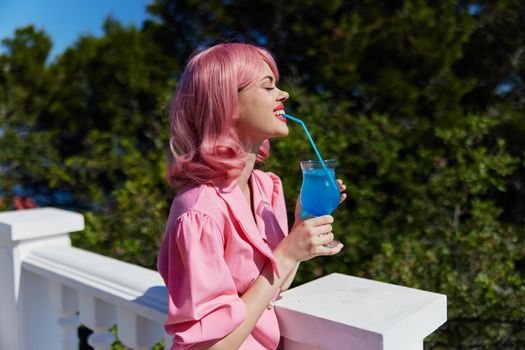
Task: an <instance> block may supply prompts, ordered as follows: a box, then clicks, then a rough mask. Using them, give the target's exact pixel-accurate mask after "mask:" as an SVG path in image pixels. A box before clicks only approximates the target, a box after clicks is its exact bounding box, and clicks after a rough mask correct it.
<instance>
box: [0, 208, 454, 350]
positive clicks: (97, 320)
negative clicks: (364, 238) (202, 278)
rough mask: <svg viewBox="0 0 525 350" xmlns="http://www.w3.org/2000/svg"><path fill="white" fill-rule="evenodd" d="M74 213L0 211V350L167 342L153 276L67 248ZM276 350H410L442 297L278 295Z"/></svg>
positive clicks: (419, 342) (332, 282) (327, 287)
mask: <svg viewBox="0 0 525 350" xmlns="http://www.w3.org/2000/svg"><path fill="white" fill-rule="evenodd" d="M83 225H84V222H83V217H82V216H81V215H79V214H76V213H72V212H68V211H64V210H59V209H53V208H41V209H30V210H25V211H17V212H4V213H0V286H1V287H0V288H1V289H0V290H1V293H0V350H12V349H17V350H32V349H41V350H48V349H49V350H56V349H68V350H69V349H77V348H78V337H77V328H78V325H79V324H84V325H85V326H87V327H89V328H90V329H91V330H93V333H92V334H91V335H90V337H89V338H88V343H89V344H90V345H91V346H93V347H94V348H95V349H97V350H98V349H109V347H110V345H111V343H113V341H114V340H115V337H114V335H113V333H112V332H111V331H110V330H111V328H112V327H113V326H115V325H116V326H117V336H118V339H119V340H120V341H121V342H122V343H123V344H124V345H125V346H127V347H128V348H130V349H136V350H145V349H150V348H151V347H152V346H153V345H154V344H155V343H157V342H158V341H160V340H162V339H164V340H165V344H166V345H165V349H168V348H169V345H170V342H171V340H170V337H169V336H168V335H167V334H166V333H165V332H164V330H163V328H162V325H163V323H164V321H165V319H166V314H167V291H166V288H165V287H164V285H163V282H162V279H161V278H160V276H159V274H158V273H157V272H156V271H153V270H149V269H145V268H143V267H140V266H137V265H133V264H128V263H125V262H123V261H119V260H116V259H112V258H109V257H105V256H102V255H99V254H95V253H92V252H89V251H85V250H82V249H78V248H75V247H71V244H70V240H69V236H68V233H69V232H74V231H79V230H82V229H83ZM275 308H276V312H277V316H278V319H279V322H280V327H281V330H282V336H283V339H284V344H283V348H284V349H285V350H299V349H301V350H313V349H317V350H322V349H334V350H335V349H354V350H365V349H366V350H376V349H378V350H379V349H381V350H416V349H419V350H421V349H423V339H424V338H425V337H426V336H427V335H428V334H430V333H431V332H433V331H434V330H435V329H436V328H438V327H439V326H440V325H441V324H442V323H443V322H445V321H446V296H444V295H440V294H435V293H430V292H425V291H420V290H416V289H410V288H405V287H400V286H395V285H390V284H386V283H380V282H376V281H369V280H365V279H361V278H355V277H351V276H345V275H341V274H332V275H329V276H325V277H323V278H320V279H318V280H315V281H312V282H310V283H307V284H304V285H302V286H299V287H296V288H293V289H291V290H289V291H287V292H284V293H282V296H281V298H280V300H278V301H277V302H276V306H275Z"/></svg>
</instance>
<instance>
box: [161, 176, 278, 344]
mask: <svg viewBox="0 0 525 350" xmlns="http://www.w3.org/2000/svg"><path fill="white" fill-rule="evenodd" d="M250 181H251V186H252V193H253V195H252V205H253V208H254V212H255V213H254V214H255V217H254V215H253V214H252V211H251V209H250V207H249V206H248V203H247V202H246V199H245V197H244V195H243V193H242V191H241V190H240V188H239V187H238V186H236V185H232V186H230V187H217V186H212V185H200V186H187V187H184V188H182V189H181V191H179V193H178V194H177V196H176V197H175V199H174V201H173V204H172V207H171V211H170V215H169V218H168V223H167V228H166V233H165V235H164V241H163V243H162V246H161V248H160V252H159V256H158V261H157V268H158V270H159V272H160V274H161V276H162V278H163V279H164V282H165V283H166V286H167V288H168V292H169V301H168V302H169V305H168V309H169V311H168V320H167V321H166V324H165V329H166V331H167V332H168V333H169V334H171V335H173V336H174V338H173V344H172V346H171V349H191V348H196V347H200V346H210V345H212V344H213V343H215V342H216V341H217V340H219V339H221V338H223V337H224V336H226V335H228V334H229V333H230V332H232V331H233V330H235V329H236V328H237V327H238V326H239V325H240V323H241V322H242V321H243V320H244V318H245V313H246V308H245V305H244V302H243V301H242V300H241V298H240V296H241V295H242V294H243V293H244V292H245V291H246V290H247V289H248V288H249V287H250V286H251V285H252V283H253V282H254V281H255V280H256V279H257V277H258V276H259V275H260V273H261V271H262V269H263V266H264V264H265V262H266V261H267V260H269V262H271V264H272V266H273V268H274V271H275V272H276V273H277V274H279V271H278V267H277V264H276V261H275V258H274V257H273V254H272V251H273V250H274V248H275V247H276V246H277V244H278V243H279V242H280V241H281V240H282V239H283V238H284V236H285V235H286V234H288V223H287V217H286V207H285V203H284V195H283V191H282V184H281V181H280V179H279V178H278V177H277V176H276V175H274V174H272V173H265V172H262V171H259V170H254V171H253V172H252V176H251V177H250ZM275 297H277V294H276V296H275ZM279 338H280V332H279V326H278V324H277V318H276V316H275V311H274V310H273V309H267V310H265V311H264V313H263V314H262V316H261V318H260V319H259V321H258V322H257V324H256V325H255V328H254V329H253V331H252V332H251V334H250V335H249V336H248V338H247V339H246V341H245V342H244V343H243V344H242V345H241V347H240V349H244V350H257V349H275V348H276V347H277V345H278V343H279Z"/></svg>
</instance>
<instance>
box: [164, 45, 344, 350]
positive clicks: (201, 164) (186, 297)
mask: <svg viewBox="0 0 525 350" xmlns="http://www.w3.org/2000/svg"><path fill="white" fill-rule="evenodd" d="M278 79H279V73H278V71H277V67H276V64H275V61H274V59H273V58H272V56H271V54H270V53H269V52H268V51H266V50H265V49H262V48H259V47H256V46H253V45H249V44H235V43H229V44H220V45H217V46H213V47H211V48H209V49H207V50H205V51H203V52H201V53H199V54H197V55H195V56H194V57H193V58H191V60H190V61H189V62H188V64H187V66H186V68H185V70H184V72H183V74H182V76H181V79H180V81H179V83H178V85H177V89H176V91H175V94H174V97H173V100H172V103H171V110H170V123H171V125H170V126H171V140H170V146H171V149H172V153H173V158H174V159H173V162H172V163H171V164H170V167H169V170H168V179H169V182H170V184H171V185H173V186H177V187H179V188H180V189H179V191H178V193H177V196H176V197H175V199H174V201H173V205H172V207H171V211H170V215H169V219H168V223H167V228H166V233H165V236H164V241H163V243H162V246H161V248H160V252H159V257H158V262H157V267H158V270H159V272H160V274H161V275H162V277H163V279H164V281H165V283H166V286H167V288H168V291H169V314H168V320H167V322H166V325H165V328H166V330H167V332H168V333H169V334H173V335H174V339H173V344H172V347H171V349H190V348H191V349H228V350H230V349H238V348H240V349H249V350H254V349H275V348H276V347H277V345H278V343H279V337H280V334H279V327H278V323H277V319H276V316H275V311H274V310H273V308H272V305H273V301H274V300H275V298H276V297H277V296H278V293H279V292H280V291H282V290H285V289H287V288H288V287H289V286H290V284H291V282H292V280H293V278H294V276H295V273H296V271H297V267H298V264H299V263H300V262H301V261H305V260H309V259H311V258H313V257H315V256H319V255H334V254H337V253H338V252H339V251H340V250H341V248H342V245H341V244H339V245H338V246H336V247H333V248H329V247H328V246H325V245H326V244H327V243H329V242H331V241H332V239H333V234H332V232H331V231H332V226H331V223H332V222H333V218H332V217H331V216H329V215H326V216H321V217H317V218H310V219H306V220H303V219H301V218H300V215H299V213H300V208H299V205H296V217H295V223H294V225H293V227H292V229H291V230H290V231H288V224H287V216H286V208H285V203H284V196H283V191H282V184H281V181H280V179H279V178H278V177H277V176H276V175H274V174H272V173H265V172H262V171H259V170H254V164H255V161H256V160H263V159H264V158H265V157H267V156H268V154H269V143H268V139H271V138H275V137H283V136H286V135H288V127H287V125H286V119H285V118H284V117H283V116H282V113H283V112H284V102H285V101H286V100H287V99H288V93H287V92H285V91H282V90H280V89H278V88H277V87H276V83H277V81H278ZM338 183H339V186H340V188H341V191H342V192H343V191H344V190H345V186H344V185H343V184H342V182H341V181H339V180H338ZM345 196H346V195H345V194H342V195H341V200H344V199H345Z"/></svg>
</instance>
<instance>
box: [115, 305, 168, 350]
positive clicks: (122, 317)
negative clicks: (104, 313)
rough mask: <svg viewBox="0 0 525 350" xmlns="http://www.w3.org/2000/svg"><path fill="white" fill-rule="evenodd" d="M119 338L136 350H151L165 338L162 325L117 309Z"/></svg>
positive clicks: (122, 309) (126, 310) (129, 311)
mask: <svg viewBox="0 0 525 350" xmlns="http://www.w3.org/2000/svg"><path fill="white" fill-rule="evenodd" d="M117 327H118V338H119V340H120V341H121V342H122V344H124V345H126V346H127V347H129V348H131V349H135V350H146V349H150V348H151V347H152V346H153V345H155V344H156V343H158V342H159V341H160V340H161V339H162V338H163V331H162V325H161V324H159V323H157V322H154V321H151V320H149V319H147V318H145V317H142V316H140V315H138V314H137V313H135V312H133V311H131V310H129V309H125V308H117Z"/></svg>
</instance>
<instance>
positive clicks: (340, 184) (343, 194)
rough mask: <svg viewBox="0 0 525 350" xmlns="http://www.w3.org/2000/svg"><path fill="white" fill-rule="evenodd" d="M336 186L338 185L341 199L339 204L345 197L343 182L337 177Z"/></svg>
mask: <svg viewBox="0 0 525 350" xmlns="http://www.w3.org/2000/svg"><path fill="white" fill-rule="evenodd" d="M337 186H339V192H341V199H340V200H339V204H341V203H343V202H344V200H345V199H346V193H345V191H346V185H345V184H344V183H343V180H341V179H337Z"/></svg>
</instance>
